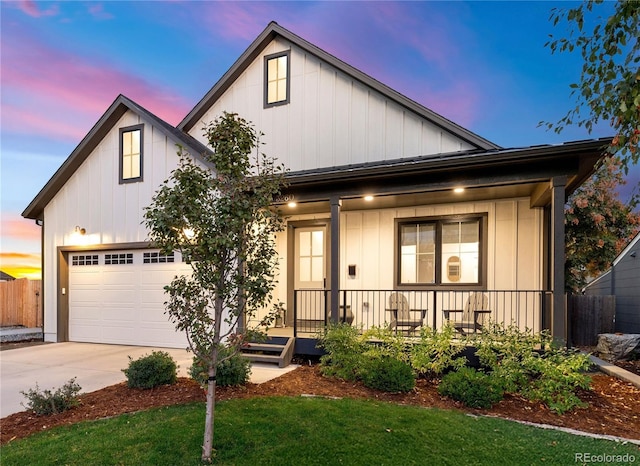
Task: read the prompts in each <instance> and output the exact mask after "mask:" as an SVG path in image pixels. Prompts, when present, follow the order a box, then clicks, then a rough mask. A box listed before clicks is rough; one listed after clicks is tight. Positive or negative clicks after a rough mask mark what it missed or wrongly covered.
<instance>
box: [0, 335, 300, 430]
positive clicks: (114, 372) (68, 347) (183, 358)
mask: <svg viewBox="0 0 640 466" xmlns="http://www.w3.org/2000/svg"><path fill="white" fill-rule="evenodd" d="M154 350H160V351H166V352H168V353H169V354H170V355H171V356H172V357H173V358H174V359H175V360H176V362H177V364H178V366H179V367H178V376H181V377H188V370H189V367H190V366H191V363H192V360H193V354H192V353H188V352H187V351H185V350H182V349H175V348H150V347H143V346H121V345H102V344H96V343H70V342H66V343H48V344H43V345H36V346H29V347H25V348H16V349H11V350H5V351H0V401H1V403H0V418H3V417H5V416H8V415H9V414H12V413H16V412H19V411H24V410H25V408H24V406H22V405H21V403H23V402H24V403H26V400H25V398H24V396H23V395H22V394H21V393H20V392H21V391H27V390H29V389H30V388H35V385H36V383H37V384H38V386H39V388H40V390H44V389H57V388H59V387H61V386H62V385H64V384H65V383H66V382H68V381H69V379H71V378H73V377H76V382H77V383H78V384H79V385H80V386H81V387H82V393H87V392H92V391H95V390H98V389H100V388H104V387H107V386H109V385H114V384H117V383H120V382H124V381H125V380H126V378H125V375H124V373H123V372H122V369H125V368H126V367H127V366H128V365H129V358H128V356H131V357H132V358H133V359H138V358H139V357H141V356H144V355H147V354H151V352H152V351H154ZM296 367H297V366H294V365H292V366H289V367H285V368H282V369H280V368H278V367H277V366H275V365H272V364H257V363H256V364H253V365H252V367H251V382H253V383H262V382H266V381H267V380H271V379H274V378H276V377H278V376H280V375H282V374H284V373H286V372H289V371H291V370H293V369H295V368H296Z"/></svg>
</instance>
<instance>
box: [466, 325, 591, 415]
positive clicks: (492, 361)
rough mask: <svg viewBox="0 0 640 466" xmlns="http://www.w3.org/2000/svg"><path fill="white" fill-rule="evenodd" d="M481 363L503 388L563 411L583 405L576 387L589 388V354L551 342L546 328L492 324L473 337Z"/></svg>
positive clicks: (558, 411) (560, 411) (551, 339)
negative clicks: (529, 328)
mask: <svg viewBox="0 0 640 466" xmlns="http://www.w3.org/2000/svg"><path fill="white" fill-rule="evenodd" d="M474 346H475V347H476V348H477V353H476V354H477V355H478V356H479V358H480V362H481V364H483V365H484V366H485V367H487V368H488V369H489V370H490V371H491V372H492V374H493V375H494V376H495V377H496V378H498V379H500V380H501V381H502V384H503V389H504V391H507V392H510V393H519V394H521V395H522V396H524V397H525V398H528V399H529V400H533V401H541V402H543V403H545V404H546V405H547V406H549V408H550V409H551V410H552V411H555V412H556V413H563V412H565V411H569V410H571V409H573V408H575V407H580V406H584V403H583V402H582V401H581V400H580V398H578V396H577V395H576V390H577V389H580V388H582V389H588V388H589V386H590V382H591V378H590V377H589V376H588V375H587V374H586V373H585V371H586V370H587V369H588V368H589V366H590V360H589V356H588V355H586V354H581V353H578V352H572V351H568V350H566V349H564V348H561V347H558V346H556V345H555V344H554V342H553V338H552V337H551V335H550V334H549V332H547V331H543V332H541V333H539V334H534V333H532V332H530V331H528V330H527V331H521V330H520V329H518V328H517V327H515V326H509V327H506V328H505V327H503V326H500V325H497V324H491V325H488V326H485V327H484V328H483V332H482V334H481V335H478V336H476V337H475V338H474Z"/></svg>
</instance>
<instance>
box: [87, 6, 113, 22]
mask: <svg viewBox="0 0 640 466" xmlns="http://www.w3.org/2000/svg"><path fill="white" fill-rule="evenodd" d="M88 11H89V14H90V15H91V16H93V17H94V18H95V19H101V20H102V19H113V18H114V16H113V15H112V14H111V13H107V12H106V11H104V5H103V4H102V3H94V4H92V5H91V6H89V9H88Z"/></svg>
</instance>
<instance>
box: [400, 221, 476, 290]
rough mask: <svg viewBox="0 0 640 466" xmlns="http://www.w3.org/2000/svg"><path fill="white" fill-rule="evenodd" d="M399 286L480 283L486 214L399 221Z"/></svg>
mask: <svg viewBox="0 0 640 466" xmlns="http://www.w3.org/2000/svg"><path fill="white" fill-rule="evenodd" d="M397 227H398V232H397V235H398V236H397V238H398V251H397V260H398V267H397V283H398V285H436V286H437V285H476V286H477V285H481V284H482V281H483V279H484V270H483V253H484V251H483V249H485V246H484V244H483V238H484V236H485V235H484V233H483V227H484V217H483V216H474V217H464V218H459V217H456V218H437V219H411V220H398V221H397Z"/></svg>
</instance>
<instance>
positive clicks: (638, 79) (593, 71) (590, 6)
mask: <svg viewBox="0 0 640 466" xmlns="http://www.w3.org/2000/svg"><path fill="white" fill-rule="evenodd" d="M603 3H604V2H603V0H584V1H583V3H582V4H580V5H579V6H578V7H576V8H570V9H556V8H554V9H553V10H552V13H551V18H550V19H551V20H552V21H553V24H554V26H555V25H557V24H558V23H559V22H561V21H562V23H566V25H567V26H568V28H569V31H570V32H569V37H568V38H560V39H556V38H554V37H553V36H551V40H550V41H549V42H547V44H546V46H548V47H549V48H550V49H551V51H552V53H555V52H557V51H559V52H573V51H574V50H575V49H577V50H579V51H580V54H581V56H582V59H583V62H584V63H583V66H582V74H581V77H580V82H579V83H574V84H571V88H572V89H573V91H572V95H573V96H575V97H576V100H577V103H576V107H575V108H574V109H572V110H570V111H569V112H568V113H567V115H566V116H565V117H564V118H562V119H561V120H560V121H558V122H557V123H555V124H554V123H544V124H545V125H546V126H547V127H548V128H550V129H551V128H553V129H554V130H555V131H556V132H557V133H560V132H561V131H562V130H563V129H564V128H565V127H566V126H568V125H571V124H577V125H578V126H581V127H585V128H586V129H587V131H588V132H589V133H590V132H591V130H592V128H593V125H595V124H597V123H598V122H599V121H605V122H606V121H608V122H610V123H611V126H612V127H613V129H614V130H615V132H616V135H615V137H614V138H613V140H612V142H611V144H610V147H609V152H610V153H611V154H616V155H618V156H620V157H621V160H622V167H623V168H624V169H625V171H627V170H628V167H629V165H630V164H631V163H638V157H639V150H638V149H639V139H640V34H638V31H640V1H638V0H618V2H616V4H615V7H614V12H613V14H612V15H611V16H609V17H608V18H603V17H601V16H598V15H597V13H598V10H599V8H597V7H596V6H599V7H601V8H600V9H602V4H603ZM585 25H594V27H593V30H590V32H589V31H587V30H585V29H586V26H585ZM589 28H590V26H589Z"/></svg>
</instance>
